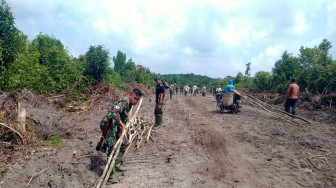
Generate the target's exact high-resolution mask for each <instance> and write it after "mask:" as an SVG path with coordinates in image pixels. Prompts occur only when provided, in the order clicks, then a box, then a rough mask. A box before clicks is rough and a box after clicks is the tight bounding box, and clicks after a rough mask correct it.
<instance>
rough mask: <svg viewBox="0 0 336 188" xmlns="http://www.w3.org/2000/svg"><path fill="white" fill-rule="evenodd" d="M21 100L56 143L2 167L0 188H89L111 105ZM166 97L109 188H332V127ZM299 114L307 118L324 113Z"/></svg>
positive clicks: (210, 100)
mask: <svg viewBox="0 0 336 188" xmlns="http://www.w3.org/2000/svg"><path fill="white" fill-rule="evenodd" d="M25 98H26V100H24V103H25V105H26V107H27V116H28V117H32V118H34V119H38V120H39V121H40V122H41V125H40V126H42V125H43V128H44V129H45V130H49V131H50V132H55V134H59V135H61V136H62V141H63V144H62V146H61V147H59V148H58V147H51V146H45V147H39V148H38V149H36V150H32V151H31V152H30V155H29V158H28V160H27V162H26V163H25V166H21V165H20V164H19V163H16V164H12V165H8V166H9V167H10V171H9V172H7V173H6V174H5V177H4V180H3V182H2V184H1V187H6V188H7V187H8V188H12V187H25V186H26V185H27V183H28V181H29V180H30V178H31V177H32V176H33V174H35V173H37V172H40V171H41V170H45V171H44V172H43V173H42V174H39V175H38V176H37V177H36V178H34V179H33V180H32V181H31V182H30V185H29V187H92V186H93V185H94V184H95V183H96V182H97V180H98V178H99V176H100V175H101V174H102V172H103V169H104V166H105V163H106V155H104V154H102V153H99V152H97V151H95V146H96V143H97V141H98V140H99V138H100V130H99V126H98V123H99V121H100V120H101V118H102V116H103V115H104V113H105V110H106V109H107V107H108V106H109V105H110V104H111V103H112V102H113V101H111V100H109V99H108V98H107V97H102V98H98V99H97V100H96V101H94V104H95V105H90V106H86V107H85V108H84V107H83V108H82V110H80V111H78V112H73V113H69V112H64V111H62V110H58V109H57V108H56V106H55V105H53V102H52V101H49V100H48V99H46V98H39V96H36V95H32V96H30V97H29V94H28V96H26V97H25ZM167 98H168V97H167V96H166V99H165V105H164V107H163V108H164V110H163V111H164V120H163V125H162V127H160V128H158V129H156V130H155V132H154V133H153V134H152V136H153V138H154V141H150V142H148V143H142V144H141V147H140V148H139V149H137V150H136V149H135V148H134V147H132V148H131V150H129V152H128V153H127V154H126V156H125V158H124V165H125V167H126V168H128V170H127V171H126V172H123V173H119V174H118V176H119V180H120V183H119V184H115V185H113V187H336V148H335V146H336V136H335V135H336V123H334V122H331V123H326V124H324V123H321V121H320V122H316V121H313V124H312V125H297V124H290V123H288V122H286V121H284V120H283V119H279V118H277V117H273V116H272V115H271V114H269V113H268V112H266V111H263V110H261V109H259V108H258V107H256V106H251V105H249V104H243V108H242V110H241V112H240V113H239V114H231V113H228V112H225V113H217V112H216V110H215V99H214V97H212V96H210V95H207V96H206V97H202V96H201V95H197V96H195V97H194V96H190V95H188V96H183V95H180V94H178V95H174V96H173V99H172V100H169V99H167ZM153 105H154V96H153V95H152V94H149V93H147V95H146V96H145V98H144V102H143V106H142V108H141V109H142V110H141V112H140V115H141V116H143V117H145V118H147V119H153V118H154V114H153V111H154V106H153ZM300 110H301V109H300V108H299V109H298V113H299V115H302V116H303V117H305V118H307V119H311V120H313V119H314V118H315V120H318V119H316V117H321V114H324V113H323V112H319V113H316V112H314V113H315V115H314V113H311V112H308V111H303V110H301V111H300ZM328 117H329V119H330V118H335V113H331V114H330V113H329V114H328ZM326 122H328V121H326ZM306 168H307V169H308V172H305V169H306ZM107 187H112V186H111V185H110V186H107Z"/></svg>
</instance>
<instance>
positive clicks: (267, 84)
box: [253, 71, 272, 91]
mask: <svg viewBox="0 0 336 188" xmlns="http://www.w3.org/2000/svg"><path fill="white" fill-rule="evenodd" d="M253 84H254V86H255V89H256V90H257V91H269V90H271V88H272V75H271V73H269V72H265V71H259V72H257V73H256V74H255V76H254V80H253Z"/></svg>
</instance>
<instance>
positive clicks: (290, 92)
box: [284, 78, 300, 115]
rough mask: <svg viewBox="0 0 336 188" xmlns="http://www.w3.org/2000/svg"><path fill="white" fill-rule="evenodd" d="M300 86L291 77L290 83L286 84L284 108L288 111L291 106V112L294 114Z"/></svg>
mask: <svg viewBox="0 0 336 188" xmlns="http://www.w3.org/2000/svg"><path fill="white" fill-rule="evenodd" d="M299 92H300V87H299V86H298V85H297V84H296V80H295V78H292V80H291V83H290V84H289V86H288V89H287V92H286V95H285V100H286V103H285V105H284V106H285V110H286V112H288V113H290V107H292V114H293V115H295V114H296V103H297V101H298V98H299Z"/></svg>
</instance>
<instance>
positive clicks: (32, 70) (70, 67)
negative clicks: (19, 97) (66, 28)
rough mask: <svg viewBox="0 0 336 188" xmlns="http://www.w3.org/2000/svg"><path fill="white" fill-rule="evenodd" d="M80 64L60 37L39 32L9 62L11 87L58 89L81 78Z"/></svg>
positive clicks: (49, 90) (40, 91)
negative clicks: (67, 49)
mask: <svg viewBox="0 0 336 188" xmlns="http://www.w3.org/2000/svg"><path fill="white" fill-rule="evenodd" d="M79 66H80V64H77V63H76V62H75V61H73V60H72V59H71V57H70V56H69V55H68V52H67V51H66V50H65V48H64V46H63V44H62V43H61V42H60V41H59V40H57V39H55V38H54V37H50V36H48V35H43V34H39V35H37V36H36V38H35V39H34V40H33V41H32V42H31V43H29V45H28V48H27V50H25V52H24V53H23V54H20V55H19V58H18V60H17V61H15V62H14V63H12V65H11V66H10V68H9V71H8V72H9V73H8V76H9V79H8V80H9V86H8V88H9V89H10V90H14V89H23V88H25V87H26V88H28V89H32V90H34V91H36V92H38V93H46V92H59V91H62V90H64V89H66V88H67V87H69V86H70V85H71V84H73V83H75V82H76V81H77V80H78V78H79V75H80V74H81V73H82V72H81V71H80V70H82V69H81V68H79Z"/></svg>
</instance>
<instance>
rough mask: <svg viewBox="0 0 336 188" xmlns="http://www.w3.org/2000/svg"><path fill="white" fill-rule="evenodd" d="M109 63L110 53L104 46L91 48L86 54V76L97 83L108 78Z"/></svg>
mask: <svg viewBox="0 0 336 188" xmlns="http://www.w3.org/2000/svg"><path fill="white" fill-rule="evenodd" d="M109 61H110V56H109V51H108V50H107V49H105V47H104V46H102V45H98V46H90V48H89V51H88V52H86V63H87V64H86V69H85V74H86V75H89V76H92V77H93V78H94V79H95V80H97V81H100V80H102V79H103V78H106V76H107V72H108V68H109V64H110V63H109Z"/></svg>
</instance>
